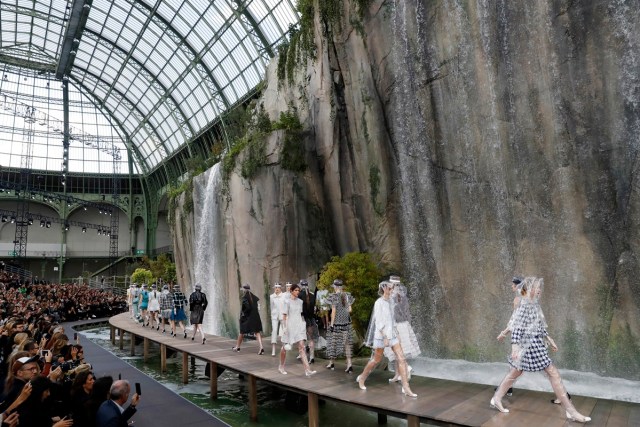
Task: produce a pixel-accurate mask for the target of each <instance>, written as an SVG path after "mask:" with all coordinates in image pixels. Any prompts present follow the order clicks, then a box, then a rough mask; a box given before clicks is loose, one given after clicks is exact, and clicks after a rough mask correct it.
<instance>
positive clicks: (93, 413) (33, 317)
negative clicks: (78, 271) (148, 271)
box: [0, 271, 138, 427]
mask: <svg viewBox="0 0 640 427" xmlns="http://www.w3.org/2000/svg"><path fill="white" fill-rule="evenodd" d="M126 310H127V306H126V300H125V297H124V296H117V295H115V294H113V293H111V292H108V291H104V290H98V289H91V288H89V287H87V286H85V285H77V284H51V283H46V284H45V283H37V284H33V283H30V282H23V281H21V280H20V278H19V277H17V276H15V275H11V274H7V273H6V272H4V271H0V392H1V393H0V394H1V396H2V397H0V420H1V421H0V422H2V427H5V426H10V427H15V426H18V425H19V426H20V427H31V426H33V427H51V426H53V427H69V426H74V427H83V426H88V427H93V426H98V427H99V426H102V425H105V424H103V423H102V422H101V420H100V419H99V417H97V414H98V412H99V410H100V407H101V406H102V405H103V404H105V405H106V406H109V405H107V403H109V404H110V405H111V406H112V403H111V402H109V399H110V396H111V394H113V395H114V396H117V395H122V390H128V389H129V388H128V383H126V381H115V382H114V380H113V379H112V378H111V377H101V378H95V377H94V375H93V372H92V366H91V364H90V363H89V361H87V360H85V358H84V352H83V347H82V345H80V343H79V341H78V338H77V335H76V336H74V335H75V334H74V335H71V334H70V335H71V336H72V337H73V338H72V339H70V338H69V335H68V334H67V333H66V331H65V328H64V327H63V326H62V325H61V324H60V323H61V322H67V321H73V320H78V319H87V318H96V317H105V316H112V315H115V314H118V313H121V312H123V311H126ZM110 393H111V394H110ZM127 397H128V394H127ZM111 398H112V399H113V397H111ZM134 400H135V402H134ZM137 401H138V398H137V397H135V396H134V399H132V405H133V408H132V410H129V413H132V412H135V404H137Z"/></svg>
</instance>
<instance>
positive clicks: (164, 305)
mask: <svg viewBox="0 0 640 427" xmlns="http://www.w3.org/2000/svg"><path fill="white" fill-rule="evenodd" d="M158 300H159V303H160V319H162V333H163V334H164V333H166V328H167V326H166V325H167V323H168V322H170V319H171V314H172V312H173V295H171V293H169V286H167V285H164V286H163V287H162V293H161V294H160V297H159V298H158ZM171 334H172V335H173V332H171Z"/></svg>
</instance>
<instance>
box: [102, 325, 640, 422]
mask: <svg viewBox="0 0 640 427" xmlns="http://www.w3.org/2000/svg"><path fill="white" fill-rule="evenodd" d="M109 322H110V324H111V325H112V326H113V327H115V328H118V329H119V330H120V331H121V332H124V331H127V332H128V333H130V334H131V335H132V341H133V337H134V336H135V335H138V336H140V337H143V338H145V342H147V340H146V339H148V340H150V341H151V342H158V343H160V348H161V353H162V349H165V350H166V348H170V349H172V350H175V351H178V352H182V353H183V363H184V366H183V367H184V370H183V375H184V374H185V373H186V374H188V369H187V360H188V356H193V357H197V358H199V359H201V360H204V361H206V362H208V363H210V366H211V372H212V376H215V372H216V368H217V366H220V367H222V368H225V369H229V370H232V371H235V372H238V373H239V374H242V375H245V376H247V377H248V379H249V399H248V400H249V402H250V406H251V407H252V408H254V409H252V410H251V411H250V412H251V417H252V419H254V420H255V419H257V416H258V413H257V398H256V397H255V396H253V397H252V392H251V390H252V389H255V382H256V381H267V382H268V383H271V384H273V385H274V386H277V387H280V388H282V389H285V390H290V391H294V392H296V393H299V394H302V395H306V396H307V397H308V399H309V403H310V404H312V407H311V412H310V418H309V423H310V425H314V423H315V422H316V421H314V420H315V419H316V415H315V414H314V412H313V402H314V401H315V400H320V399H323V400H332V401H336V402H342V403H345V404H349V405H355V406H358V407H361V408H364V409H367V410H370V411H373V412H377V413H379V414H382V415H384V416H386V415H391V416H396V417H400V418H405V419H407V422H408V423H409V424H410V425H414V424H416V423H417V422H420V421H421V422H427V423H429V424H435V425H469V426H483V427H506V426H529V425H532V426H533V425H535V426H538V425H539V426H545V427H560V426H571V425H574V424H575V423H571V422H569V421H567V420H566V418H565V416H564V410H563V409H562V407H561V406H559V405H553V404H551V403H550V402H549V399H551V398H552V397H553V394H552V393H550V392H537V391H529V390H521V389H516V392H515V395H514V396H513V397H505V398H504V399H503V402H504V404H505V406H506V407H507V408H509V409H510V410H511V412H510V413H508V414H502V413H500V412H498V411H497V410H495V409H491V408H490V407H489V400H490V399H491V396H492V395H493V386H489V385H482V384H472V383H463V382H457V381H448V380H442V379H435V378H425V377H420V376H417V375H414V376H413V378H412V381H411V388H412V390H413V391H414V392H415V393H417V394H418V397H417V398H410V397H407V396H405V395H403V394H402V393H401V386H400V384H398V383H391V384H390V383H389V382H388V379H389V377H390V375H391V374H390V373H389V372H383V371H380V370H376V371H374V372H373V373H372V374H371V375H370V376H369V378H367V383H366V385H367V390H360V389H359V388H358V386H357V383H356V382H355V378H356V377H357V375H358V374H359V373H360V372H361V371H362V367H356V369H355V372H354V373H352V374H347V373H345V372H343V371H342V370H340V369H338V370H336V371H330V370H327V369H325V368H324V366H323V364H322V363H318V364H315V365H313V369H315V370H317V371H318V373H317V374H316V375H314V376H313V377H310V378H308V377H306V376H305V375H304V369H303V367H302V364H301V363H299V362H297V361H296V360H295V359H294V357H295V352H289V354H288V357H287V365H286V370H287V372H288V374H287V375H282V374H281V373H279V372H278V369H277V367H278V364H279V358H276V357H270V356H268V355H262V356H259V355H258V354H257V352H258V345H257V342H253V341H246V342H245V343H244V346H243V347H242V349H241V351H240V352H235V351H232V350H231V347H233V345H234V344H235V340H232V339H230V338H225V337H217V336H212V335H208V334H207V343H206V344H205V345H202V344H201V343H198V342H194V341H191V340H190V339H187V340H185V339H183V338H182V335H178V338H175V337H171V336H169V335H163V334H161V333H158V332H156V331H155V330H150V329H147V328H139V327H138V325H136V324H134V323H132V322H131V321H130V319H129V318H128V316H127V315H126V313H125V314H124V315H118V316H114V317H112V318H111V319H110V320H109ZM121 336H122V335H121ZM120 343H122V340H121V341H120ZM131 351H132V353H133V352H134V351H135V349H134V346H133V344H132V347H131ZM161 363H162V362H161ZM165 363H166V362H165ZM187 380H188V376H185V379H184V381H185V382H186V381H187ZM216 389H217V381H215V380H214V379H211V392H212V398H215V396H214V394H215V393H214V390H216ZM573 401H574V405H575V406H576V408H577V409H578V411H580V412H581V413H583V414H584V415H586V416H591V417H592V418H593V419H594V422H593V423H592V425H598V426H606V427H619V426H625V427H626V426H628V425H634V426H635V425H638V419H639V417H640V404H637V403H627V402H614V401H607V400H602V399H595V398H591V397H583V396H574V398H573ZM383 418H384V417H383ZM632 422H633V423H634V424H631V423H632Z"/></svg>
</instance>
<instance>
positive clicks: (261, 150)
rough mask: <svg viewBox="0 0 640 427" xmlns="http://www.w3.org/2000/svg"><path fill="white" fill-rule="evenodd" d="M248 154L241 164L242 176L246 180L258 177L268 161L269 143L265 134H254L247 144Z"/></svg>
mask: <svg viewBox="0 0 640 427" xmlns="http://www.w3.org/2000/svg"><path fill="white" fill-rule="evenodd" d="M245 148H246V154H245V157H244V158H243V159H242V163H241V164H240V175H241V176H242V177H243V178H244V179H251V178H253V177H255V176H256V174H257V173H258V170H260V168H261V167H262V166H264V165H265V163H266V160H267V141H266V138H265V135H263V134H252V135H250V136H249V137H248V140H247V143H246V144H245Z"/></svg>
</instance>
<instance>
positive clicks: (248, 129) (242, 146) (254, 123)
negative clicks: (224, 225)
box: [222, 104, 271, 187]
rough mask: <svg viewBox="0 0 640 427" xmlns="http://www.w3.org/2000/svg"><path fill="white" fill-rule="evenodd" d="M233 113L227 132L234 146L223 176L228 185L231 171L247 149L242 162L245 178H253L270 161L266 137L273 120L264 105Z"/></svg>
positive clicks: (229, 116)
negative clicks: (267, 156) (267, 158)
mask: <svg viewBox="0 0 640 427" xmlns="http://www.w3.org/2000/svg"><path fill="white" fill-rule="evenodd" d="M235 110H237V111H235V112H234V113H232V114H229V115H228V117H227V118H225V120H227V122H226V123H227V134H228V135H229V139H230V141H231V149H230V150H229V152H228V153H227V154H226V155H225V156H224V157H223V159H222V179H223V181H224V183H225V184H224V185H225V187H226V186H227V183H228V182H229V178H230V177H231V173H232V172H233V170H234V169H235V167H236V160H237V158H238V155H239V154H240V153H241V152H243V151H245V150H247V151H246V156H245V158H244V159H243V161H242V164H241V165H240V174H241V176H242V177H243V178H245V179H251V178H253V177H254V176H255V175H256V173H257V172H258V170H259V169H260V168H261V167H262V166H263V165H264V164H265V162H266V136H267V135H268V134H269V133H270V132H271V120H270V119H269V115H268V114H267V112H266V111H265V110H264V106H263V105H262V104H260V105H259V106H258V107H257V108H255V107H254V108H248V109H246V110H245V109H243V108H242V107H238V108H236V109H235Z"/></svg>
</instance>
